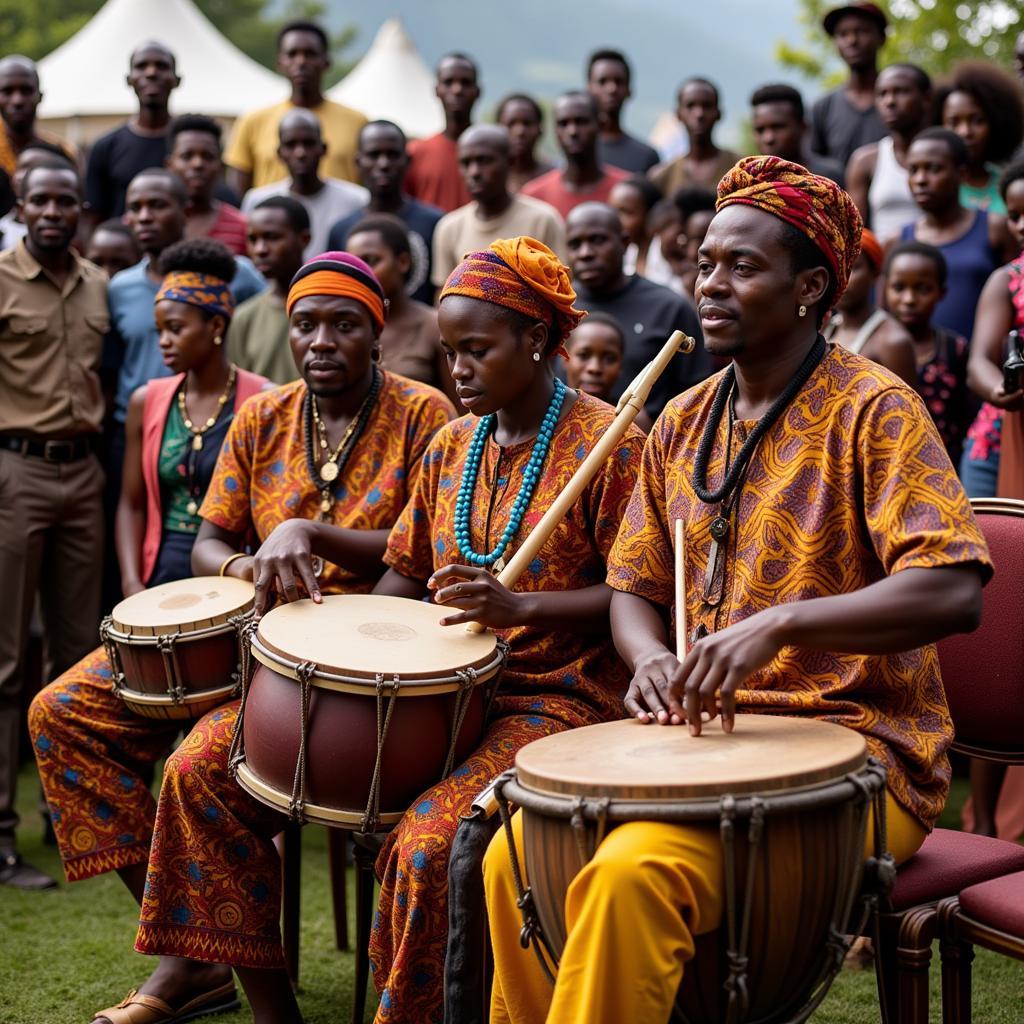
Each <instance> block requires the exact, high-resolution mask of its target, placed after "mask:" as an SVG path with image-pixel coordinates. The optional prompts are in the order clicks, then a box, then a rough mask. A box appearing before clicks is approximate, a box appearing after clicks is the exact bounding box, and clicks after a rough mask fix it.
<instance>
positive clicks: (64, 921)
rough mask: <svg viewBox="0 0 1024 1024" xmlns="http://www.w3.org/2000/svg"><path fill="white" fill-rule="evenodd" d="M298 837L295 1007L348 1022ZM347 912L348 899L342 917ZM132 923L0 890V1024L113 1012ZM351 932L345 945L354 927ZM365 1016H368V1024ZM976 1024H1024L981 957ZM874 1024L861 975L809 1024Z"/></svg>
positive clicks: (1005, 980) (49, 856) (55, 1021)
mask: <svg viewBox="0 0 1024 1024" xmlns="http://www.w3.org/2000/svg"><path fill="white" fill-rule="evenodd" d="M37 795H38V782H37V780H36V776H35V772H34V770H33V768H31V767H28V768H26V769H25V770H24V771H23V772H22V776H21V788H20V800H19V804H20V810H21V813H22V817H23V826H22V828H21V830H20V832H19V837H20V843H21V849H22V852H23V853H24V855H25V857H26V859H28V860H31V861H32V862H33V863H35V864H36V865H38V866H39V867H41V868H44V869H45V870H47V871H50V872H51V873H53V874H55V875H57V876H59V877H62V876H61V870H60V861H59V858H58V857H57V852H56V850H55V849H54V848H53V847H46V846H43V845H42V835H41V824H40V818H39V815H38V813H37V812H36V800H37ZM963 796H964V793H963V786H962V785H960V786H957V787H956V788H955V790H954V794H953V796H952V798H951V800H950V807H949V809H948V810H947V815H946V819H945V820H944V822H943V823H944V824H951V825H952V824H955V821H956V816H957V812H958V809H959V806H960V803H961V802H962V800H963ZM303 834H304V839H303V864H302V905H303V913H302V945H301V951H302V952H301V971H300V973H301V989H300V993H299V1001H300V1004H301V1006H302V1010H303V1013H304V1014H305V1017H306V1020H307V1021H308V1022H309V1024H327V1022H331V1024H340V1022H342V1021H347V1020H348V1019H349V1012H350V1009H349V1008H350V1006H351V999H352V980H353V968H354V960H353V956H352V954H351V953H340V952H338V951H337V950H335V949H334V933H333V923H332V921H331V915H330V910H329V907H330V899H329V892H328V875H327V853H326V842H325V839H324V830H323V829H321V828H318V827H315V826H314V827H310V828H306V829H304V830H303ZM349 879H350V881H351V872H349ZM354 906H355V900H354V897H352V894H351V891H350V899H349V908H350V912H351V911H352V909H353V908H354ZM136 916H137V908H136V906H135V904H134V902H133V900H132V899H131V897H130V896H129V895H128V892H127V890H126V889H125V888H124V887H123V886H122V884H121V882H120V881H119V880H118V879H117V877H116V876H104V877H102V878H94V879H91V880H89V881H87V882H80V883H78V884H77V885H73V886H71V885H67V884H64V883H62V884H61V887H60V889H58V890H55V891H50V892H43V893H35V894H31V893H19V892H15V891H13V890H10V889H6V888H0V1024H87V1022H88V1021H89V1020H91V1016H92V1014H93V1012H94V1011H96V1010H98V1009H100V1008H101V1007H104V1006H110V1005H112V1004H114V1003H116V1002H118V1001H119V1000H120V999H121V998H122V997H123V996H124V995H125V994H126V993H127V992H128V990H129V989H131V988H133V987H134V986H136V985H138V984H139V983H140V982H141V981H142V980H143V979H144V978H145V977H146V976H147V974H148V973H149V971H150V969H151V967H150V965H151V963H152V961H151V960H150V959H149V958H147V957H143V956H140V955H139V954H137V953H134V952H133V951H132V945H133V943H134V939H135V920H136ZM349 928H350V934H352V935H354V934H355V923H354V921H353V920H350V922H349ZM936 960H937V956H936ZM371 994H372V986H371ZM938 994H939V977H938V967H937V963H935V964H933V971H932V1008H931V1020H932V1022H933V1024H938V1022H939V1021H940V1005H939V999H938ZM372 1001H373V1000H372V998H371V1003H372ZM371 1015H372V1007H370V1008H368V1010H367V1018H366V1019H367V1020H370V1019H371ZM974 1019H975V1020H976V1021H977V1022H978V1024H1021V1022H1022V1021H1024V964H1020V963H1017V962H1016V961H1013V960H1008V959H1005V958H1002V957H998V956H995V955H993V954H988V953H986V952H984V951H979V952H978V958H977V960H976V961H975V964H974ZM211 1020H216V1021H217V1022H218V1024H243V1022H250V1021H251V1016H250V1014H249V1012H248V1009H247V1008H243V1009H242V1010H241V1011H238V1012H235V1013H231V1014H223V1015H221V1016H219V1017H215V1018H211ZM878 1020H879V1014H878V1006H877V997H876V992H875V980H874V974H873V973H872V972H870V971H844V972H843V973H842V974H841V975H840V976H839V978H838V979H837V981H836V983H835V985H834V986H833V987H832V990H831V991H830V992H829V994H828V996H827V998H826V999H825V1002H824V1003H823V1004H822V1006H821V1007H820V1008H819V1010H818V1012H817V1013H816V1014H815V1015H814V1017H813V1021H814V1022H815V1024H872V1022H875V1021H878Z"/></svg>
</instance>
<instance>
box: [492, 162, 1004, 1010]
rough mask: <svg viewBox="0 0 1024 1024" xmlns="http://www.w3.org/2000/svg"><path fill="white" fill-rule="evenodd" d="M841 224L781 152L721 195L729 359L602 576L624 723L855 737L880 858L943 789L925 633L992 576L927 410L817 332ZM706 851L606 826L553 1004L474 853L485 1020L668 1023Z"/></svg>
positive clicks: (500, 876)
mask: <svg viewBox="0 0 1024 1024" xmlns="http://www.w3.org/2000/svg"><path fill="white" fill-rule="evenodd" d="M860 229H861V224H860V217H859V215H858V213H857V211H856V208H855V207H854V206H853V203H852V201H851V200H850V198H849V196H848V195H847V194H846V193H845V192H843V191H842V190H841V189H840V188H839V187H838V186H837V185H835V184H834V183H833V182H831V181H829V180H827V179H824V178H819V177H816V176H814V175H811V174H809V173H808V172H807V171H806V170H805V169H804V168H803V167H800V166H798V165H795V164H791V163H788V162H786V161H783V160H780V159H778V158H776V157H751V158H747V159H745V160H742V161H740V162H739V163H738V164H737V165H736V166H735V167H734V168H733V169H732V171H730V172H729V174H727V175H726V176H725V177H724V178H723V179H722V181H721V182H720V183H719V186H718V213H717V214H716V216H715V218H714V220H713V221H712V223H711V226H710V228H709V230H708V234H707V237H706V238H705V240H704V243H703V245H702V246H701V249H700V257H699V263H698V270H699V273H698V277H697V284H696V298H697V303H698V309H699V312H700V315H701V323H702V327H703V330H704V338H705V344H706V346H707V348H708V349H709V350H710V351H711V352H712V353H713V354H714V355H719V356H724V357H728V358H730V359H731V360H732V362H731V364H730V366H729V367H728V368H727V369H725V370H723V371H722V372H721V373H719V374H717V375H716V376H715V377H712V378H711V379H710V380H708V381H707V382H706V383H704V384H702V385H699V386H698V387H696V388H693V389H692V390H690V391H688V392H686V393H685V394H684V395H680V396H679V397H678V398H675V399H673V400H672V401H671V402H670V403H669V404H668V406H667V407H666V409H665V411H664V413H663V414H662V416H661V417H660V418H659V420H658V421H657V422H656V423H655V425H654V428H653V430H652V431H651V434H650V436H649V438H648V441H647V445H646V447H645V449H644V455H643V463H642V466H641V471H640V478H639V481H638V484H637V488H636V490H635V492H634V494H633V497H632V499H631V501H630V504H629V508H628V510H627V512H626V517H625V519H624V521H623V523H622V526H621V528H620V530H619V534H618V537H617V539H616V543H615V547H614V548H613V550H612V553H611V556H610V558H609V566H608V583H609V584H610V585H611V586H612V587H613V588H614V590H615V595H614V597H613V598H612V606H611V621H612V629H613V634H614V637H615V642H616V646H617V648H618V650H619V653H620V654H621V655H622V657H623V658H624V659H625V661H626V663H627V664H628V665H629V666H630V668H631V670H632V673H633V679H632V682H631V684H630V688H629V692H628V695H627V697H626V709H627V711H628V713H629V714H630V715H635V716H636V717H637V718H639V719H640V720H641V721H644V722H651V723H657V725H652V726H651V727H652V728H656V727H658V725H661V726H669V725H676V726H678V727H683V728H685V727H687V726H688V728H689V729H690V731H691V733H693V734H694V735H699V734H700V731H701V713H702V712H705V713H707V714H708V715H710V716H711V717H715V716H716V715H718V714H719V713H721V716H722V719H723V726H724V727H725V728H726V729H727V730H731V729H735V732H736V735H737V738H741V737H742V734H743V719H742V714H740V715H737V712H758V711H759V712H774V713H778V714H790V715H801V716H809V717H815V718H821V719H824V720H828V721H831V722H835V723H838V724H840V725H844V726H846V727H848V728H851V729H854V730H856V731H857V732H859V733H861V734H862V735H863V736H864V738H865V740H866V742H867V745H868V748H869V750H870V752H871V753H872V754H873V755H874V756H875V757H877V758H879V759H880V760H881V761H882V762H883V763H884V764H885V765H886V767H887V768H888V773H889V774H888V793H887V814H888V841H889V847H890V849H891V851H892V852H893V854H894V855H895V857H896V859H897V861H898V862H899V861H902V860H905V859H906V858H907V857H909V856H910V855H911V854H913V853H914V852H915V851H916V850H917V848H918V847H919V846H920V845H921V843H922V842H923V840H924V837H925V835H926V833H927V832H928V830H929V829H931V827H932V826H933V824H934V823H935V819H936V818H937V816H938V814H939V811H940V810H941V808H942V806H943V803H944V801H945V797H946V793H947V791H948V788H949V775H950V772H949V762H948V760H947V758H946V749H947V748H948V746H949V743H950V740H951V738H952V726H951V722H950V718H949V713H948V710H947V707H946V702H945V695H944V693H943V689H942V682H941V679H940V677H939V668H938V660H937V656H936V653H935V648H934V646H933V643H934V641H935V640H937V639H939V638H941V637H943V636H946V635H948V634H950V633H955V632H958V631H961V630H970V629H973V628H974V627H975V626H976V625H977V622H978V616H979V614H980V602H981V588H982V585H983V583H984V581H986V580H987V578H988V577H989V575H990V574H991V565H990V561H989V556H988V551H987V548H986V545H985V541H984V539H983V537H982V536H981V533H980V531H979V530H978V527H977V525H976V523H975V522H974V519H973V516H972V514H971V510H970V506H969V504H968V501H967V498H966V496H965V495H964V492H963V489H962V488H961V486H960V484H959V481H958V480H957V478H956V474H955V473H954V472H953V468H952V466H951V465H950V463H949V460H948V458H947V456H946V454H945V451H944V448H943V445H942V442H941V440H940V438H939V436H938V434H937V432H936V429H935V427H934V425H933V423H932V421H931V417H930V416H929V415H928V413H927V410H926V409H925V408H924V406H923V404H922V402H921V400H920V399H919V398H918V396H917V395H916V394H915V393H914V392H913V391H912V390H911V389H910V388H909V387H907V386H906V385H905V384H904V383H903V382H902V381H900V380H899V378H897V377H896V376H895V375H893V374H891V373H890V372H888V371H887V370H885V369H883V368H882V367H880V366H878V365H877V364H875V363H873V362H871V361H870V360H867V359H865V358H863V357H862V356H860V355H856V354H854V353H851V352H849V351H848V350H846V349H844V348H842V347H841V346H837V345H829V344H827V343H826V342H825V341H824V340H823V339H822V338H821V335H820V333H819V330H820V327H821V323H822V320H823V318H824V316H825V314H826V312H827V311H828V310H829V309H830V308H831V306H832V305H833V303H834V301H835V298H836V296H837V295H839V294H841V293H842V291H843V288H844V287H845V286H846V282H847V280H848V279H849V275H850V272H851V269H852V267H853V265H854V263H855V262H856V260H857V255H858V252H859V250H860ZM676 519H682V520H683V523H684V528H685V537H686V563H685V594H686V621H687V622H688V623H689V626H690V630H691V635H690V636H689V637H688V638H687V639H688V646H689V653H688V654H687V655H686V657H685V658H684V659H683V660H682V662H680V661H678V660H677V659H676V657H675V655H674V654H673V647H671V646H670V636H669V630H668V628H667V626H666V622H668V621H675V615H674V612H673V607H672V606H673V600H674V587H673V583H674V579H673V550H672V536H673V523H674V521H675V520H676ZM721 857H722V855H721V850H720V844H719V839H718V831H717V828H711V829H709V828H708V827H706V826H682V825H668V824H656V823H651V822H634V823H627V824H624V825H621V826H620V827H618V828H616V829H615V830H614V831H613V832H611V833H610V834H609V835H608V836H607V838H606V839H605V840H604V841H603V842H602V844H601V845H600V847H599V848H598V850H597V852H596V855H595V856H594V858H593V860H591V861H590V863H589V864H588V865H587V866H586V867H585V868H584V869H583V870H582V871H581V872H580V873H579V874H578V875H577V876H576V879H575V880H574V881H573V883H572V884H571V886H570V887H569V891H568V895H567V898H566V904H565V907H566V923H567V928H568V939H567V942H566V945H565V951H564V953H563V956H562V959H561V963H560V966H559V973H558V979H557V982H556V985H555V987H554V991H553V992H552V989H551V986H550V984H549V983H548V982H547V980H546V978H545V977H544V976H543V975H542V974H541V973H540V970H539V967H538V965H537V962H536V959H535V957H534V954H533V951H532V950H523V949H522V948H520V946H519V928H520V925H521V921H520V917H519V912H518V910H517V908H516V903H515V897H516V889H515V885H514V883H513V880H512V874H511V870H510V861H509V855H508V848H507V843H506V841H505V838H504V836H500V835H499V836H498V837H496V839H495V841H494V842H493V843H492V844H491V847H490V849H489V850H488V853H487V858H486V860H485V886H486V892H487V900H488V913H489V915H490V921H491V937H492V940H493V945H494V954H495V967H496V971H495V984H494V996H493V1002H492V1015H491V1020H492V1022H504V1021H513V1022H516V1024H528V1022H529V1024H533V1022H540V1021H544V1020H547V1021H550V1022H552V1024H554V1022H557V1024H604V1022H608V1024H611V1022H614V1024H626V1022H633V1021H635V1022H637V1024H640V1022H643V1024H648V1022H658V1021H662V1022H664V1021H667V1020H668V1018H669V1014H670V1011H671V1008H672V1004H673V1000H674V996H675V992H676V990H677V989H678V987H679V984H680V981H681V979H682V976H683V971H684V969H685V965H686V962H687V961H688V960H689V959H690V958H691V957H692V956H693V954H694V936H695V935H700V934H703V933H704V932H708V931H711V930H714V929H715V928H717V927H718V924H719V921H720V919H721V914H722V903H723V897H724V894H723V871H722V859H721ZM794 870H799V868H798V867H794Z"/></svg>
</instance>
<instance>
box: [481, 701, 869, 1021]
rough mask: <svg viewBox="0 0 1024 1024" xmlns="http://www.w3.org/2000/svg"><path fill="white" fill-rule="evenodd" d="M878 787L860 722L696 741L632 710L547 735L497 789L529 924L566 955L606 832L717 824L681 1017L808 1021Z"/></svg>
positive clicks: (784, 725)
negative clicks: (715, 880) (572, 886)
mask: <svg viewBox="0 0 1024 1024" xmlns="http://www.w3.org/2000/svg"><path fill="white" fill-rule="evenodd" d="M884 785H885V771H884V769H883V768H882V767H881V766H879V765H878V764H877V763H876V762H874V761H870V762H869V760H868V756H867V747H866V744H865V742H864V740H863V738H862V737H861V736H860V735H859V734H857V733H855V732H853V731H852V730H849V729H845V728H842V727H841V726H837V725H830V724H828V723H826V722H819V721H816V720H811V719H796V718H784V717H775V716H767V715H740V716H738V717H737V719H736V728H735V731H734V732H733V733H732V734H727V733H724V732H723V731H722V729H721V726H720V723H719V722H718V721H715V722H713V723H710V724H708V725H705V726H704V727H703V730H702V734H701V736H700V737H696V738H695V737H692V736H690V735H689V731H688V730H687V729H686V728H685V727H664V726H656V725H642V724H641V723H639V722H637V721H633V720H631V721H621V722H609V723H605V724H602V725H594V726H589V727H586V728H582V729H573V730H571V731H569V732H563V733H559V734H557V735H553V736H547V737H544V738H543V739H540V740H536V741H535V742H533V743H530V744H528V745H527V746H525V747H523V749H522V750H520V751H519V753H518V755H517V756H516V766H515V769H514V772H512V773H509V775H508V776H506V777H505V778H504V779H503V780H502V781H501V782H499V785H498V793H499V797H500V798H501V799H502V800H505V801H511V802H512V803H513V804H518V805H520V806H521V807H522V809H523V842H524V856H525V859H526V875H527V877H528V879H529V887H530V890H531V891H532V893H533V903H534V905H535V907H536V918H537V920H535V921H533V922H532V924H533V925H536V924H539V927H540V932H541V934H542V936H543V941H544V943H545V945H546V946H547V949H548V954H549V956H550V957H552V958H553V959H554V961H555V962H556V963H557V958H558V957H559V956H560V955H561V953H562V950H563V948H564V946H565V938H566V929H565V916H564V905H565V895H566V891H567V889H568V886H569V883H570V882H571V881H572V879H573V878H574V877H575V875H576V874H577V872H578V871H579V870H580V868H581V867H583V865H584V864H585V863H586V862H587V861H588V860H589V859H590V858H591V857H592V856H593V854H594V851H595V850H596V848H597V846H598V845H599V843H600V842H601V839H602V838H603V836H604V834H605V833H606V832H607V831H608V830H610V829H612V828H615V827H616V826H617V825H618V824H620V823H622V822H624V821H638V820H657V821H670V822H678V823H687V824H704V825H707V826H708V827H709V828H711V829H713V830H714V831H715V832H717V833H719V834H720V836H721V843H722V857H723V874H724V878H725V889H724V895H725V899H724V904H723V906H724V910H723V920H722V923H721V926H720V927H719V928H718V930H717V931H714V932H710V933H708V934H705V935H701V936H699V937H698V938H697V940H696V954H695V956H694V959H693V960H692V961H691V962H690V963H688V964H687V966H686V970H685V972H684V975H683V984H682V986H681V988H680V990H679V994H678V997H677V1006H676V1016H677V1019H682V1020H685V1021H689V1022H694V1024H696V1022H701V1024H711V1022H719V1021H721V1022H729V1024H741V1022H754V1021H756V1022H758V1024H769V1022H782V1021H787V1022H788V1021H800V1020H804V1019H806V1017H807V1016H808V1015H809V1014H810V1012H811V1010H812V1009H813V1008H814V1007H815V1006H816V1005H817V1003H818V1002H820V1000H821V999H822V998H823V996H824V994H825V991H826V990H827V988H828V985H829V984H830V983H831V980H832V978H833V977H834V975H835V973H836V971H837V970H838V969H839V967H840V966H841V964H842V959H843V954H844V952H845V949H846V944H845V942H844V941H843V936H844V935H845V934H846V932H847V929H848V927H849V924H850V918H851V915H852V913H853V911H854V909H855V907H856V906H857V903H858V894H859V893H860V891H861V885H862V877H863V874H864V866H865V862H864V855H863V851H864V843H865V835H866V830H867V827H868V813H869V810H870V808H871V806H872V804H874V805H875V806H879V807H881V808H883V810H881V811H880V813H884V800H880V799H879V794H881V793H882V792H883V789H884ZM506 825H507V816H506ZM526 914H527V917H528V916H529V901H527V910H526ZM527 923H531V922H529V921H528V922H527ZM639 926H640V927H642V922H641V923H640V925H639Z"/></svg>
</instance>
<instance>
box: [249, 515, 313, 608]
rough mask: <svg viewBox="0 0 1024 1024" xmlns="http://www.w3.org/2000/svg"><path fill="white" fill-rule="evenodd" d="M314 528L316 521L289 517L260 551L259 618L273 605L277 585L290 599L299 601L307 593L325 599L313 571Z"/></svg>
mask: <svg viewBox="0 0 1024 1024" xmlns="http://www.w3.org/2000/svg"><path fill="white" fill-rule="evenodd" d="M312 531H313V524H312V523H309V522H307V521H306V520H305V519H287V520H285V521H284V522H283V523H280V524H278V526H276V527H275V528H274V530H273V532H272V533H271V534H270V536H269V537H268V538H267V539H266V540H265V541H264V542H263V544H262V545H261V546H260V549H259V551H257V552H256V556H255V560H254V569H253V580H254V582H255V584H256V605H255V607H256V618H259V617H260V616H261V615H262V614H263V613H264V612H265V611H267V609H268V608H269V607H270V595H271V592H272V591H273V590H275V589H276V591H277V593H279V594H281V595H282V596H283V597H284V599H285V600H286V601H298V600H299V599H300V598H302V597H304V596H305V594H309V596H310V597H311V598H312V599H313V600H314V601H316V602H317V603H318V604H319V603H320V601H321V600H322V597H321V594H320V584H319V583H318V582H317V578H316V575H315V574H314V572H313V551H312ZM300 588H301V589H300Z"/></svg>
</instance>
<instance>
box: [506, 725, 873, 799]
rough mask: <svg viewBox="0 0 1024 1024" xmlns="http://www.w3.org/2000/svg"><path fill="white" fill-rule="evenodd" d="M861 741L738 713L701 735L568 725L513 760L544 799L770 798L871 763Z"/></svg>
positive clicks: (830, 729) (848, 732)
mask: <svg viewBox="0 0 1024 1024" xmlns="http://www.w3.org/2000/svg"><path fill="white" fill-rule="evenodd" d="M867 753H868V751H867V744H866V743H865V742H864V738H863V737H862V736H861V735H860V734H859V733H856V732H854V731H853V730H852V729H847V728H845V727H844V726H841V725H833V724H831V723H830V722H822V721H819V720H818V719H813V718H788V717H783V716H781V715H748V714H738V715H737V716H736V725H735V728H734V729H733V731H732V733H725V732H723V731H722V726H721V719H719V718H716V719H715V720H714V721H713V722H705V723H704V725H703V726H702V727H701V734H700V736H691V735H690V731H689V729H687V728H686V726H685V725H672V726H668V725H656V724H649V725H644V724H643V723H641V722H639V721H637V720H636V719H627V720H624V721H620V722H604V723H602V724H600V725H591V726H586V727H585V728H582V729H570V730H568V731H567V732H560V733H556V734H554V735H552V736H545V737H543V738H542V739H539V740H534V741H533V742H532V743H528V744H527V745H526V746H525V747H523V748H522V749H521V750H520V751H519V753H518V754H516V773H517V777H518V780H519V782H520V784H521V785H523V786H525V787H527V788H529V789H532V790H535V791H537V792H540V793H571V794H575V795H579V796H607V797H611V798H617V799H623V800H629V799H633V800H652V799H658V798H662V797H664V798H673V797H675V798H700V797H715V796H719V795H720V794H722V793H732V794H734V795H737V796H738V795H741V794H745V793H770V792H772V791H775V790H793V789H798V788H800V787H802V786H813V785H818V784H820V783H823V782H829V781H832V780H834V779H837V778H841V777H842V776H843V775H845V774H846V773H847V772H851V771H856V770H857V769H859V768H862V767H863V766H864V764H865V762H866V760H867Z"/></svg>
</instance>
